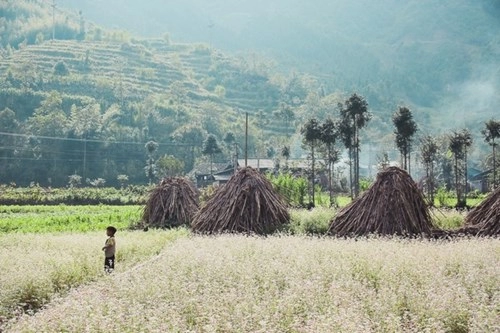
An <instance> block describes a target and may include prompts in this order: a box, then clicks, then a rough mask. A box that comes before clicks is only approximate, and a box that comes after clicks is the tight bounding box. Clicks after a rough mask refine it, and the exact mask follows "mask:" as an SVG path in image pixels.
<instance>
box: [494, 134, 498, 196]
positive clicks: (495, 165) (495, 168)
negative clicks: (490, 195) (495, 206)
mask: <svg viewBox="0 0 500 333" xmlns="http://www.w3.org/2000/svg"><path fill="white" fill-rule="evenodd" d="M495 148H496V146H495V139H493V190H494V189H496V188H497V164H496V163H497V159H496V156H495V155H496V154H495V150H496V149H495Z"/></svg>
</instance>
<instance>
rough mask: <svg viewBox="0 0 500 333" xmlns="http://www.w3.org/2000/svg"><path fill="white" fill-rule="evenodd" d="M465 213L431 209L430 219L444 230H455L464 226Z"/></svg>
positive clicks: (453, 210)
mask: <svg viewBox="0 0 500 333" xmlns="http://www.w3.org/2000/svg"><path fill="white" fill-rule="evenodd" d="M466 215H467V213H466V212H463V211H462V212H461V211H457V210H455V209H446V208H445V209H432V210H431V217H432V221H433V222H434V224H435V225H436V226H437V227H438V228H440V229H444V230H455V229H458V228H460V227H462V226H463V225H464V222H465V216H466Z"/></svg>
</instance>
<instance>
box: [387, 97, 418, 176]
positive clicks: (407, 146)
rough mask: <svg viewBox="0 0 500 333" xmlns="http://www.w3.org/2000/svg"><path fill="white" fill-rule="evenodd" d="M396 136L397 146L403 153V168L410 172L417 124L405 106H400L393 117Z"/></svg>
mask: <svg viewBox="0 0 500 333" xmlns="http://www.w3.org/2000/svg"><path fill="white" fill-rule="evenodd" d="M392 123H393V124H394V127H395V131H394V134H395V135H396V146H397V147H398V149H399V152H400V153H401V157H402V160H403V168H404V169H405V170H407V171H408V172H410V171H411V170H410V155H411V144H412V141H413V136H414V135H415V133H416V132H417V124H416V123H415V121H414V120H413V115H412V113H411V111H410V109H408V108H407V107H405V106H400V107H399V108H398V110H397V111H396V112H395V113H394V114H393V115H392Z"/></svg>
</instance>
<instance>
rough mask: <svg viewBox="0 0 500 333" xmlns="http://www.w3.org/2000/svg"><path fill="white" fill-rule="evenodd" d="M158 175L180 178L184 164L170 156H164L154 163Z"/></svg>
mask: <svg viewBox="0 0 500 333" xmlns="http://www.w3.org/2000/svg"><path fill="white" fill-rule="evenodd" d="M156 167H157V169H158V171H157V172H158V175H159V177H160V178H162V177H176V176H181V175H182V174H183V172H184V162H183V161H181V160H179V159H177V158H175V157H174V156H172V155H164V156H163V157H160V158H159V159H158V161H156Z"/></svg>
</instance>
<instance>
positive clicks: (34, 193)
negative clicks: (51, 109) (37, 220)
mask: <svg viewBox="0 0 500 333" xmlns="http://www.w3.org/2000/svg"><path fill="white" fill-rule="evenodd" d="M147 194H148V187H146V186H131V185H129V186H127V187H123V188H121V189H115V188H111V187H105V188H103V187H99V188H97V187H73V188H71V187H70V188H54V189H53V188H44V187H41V186H39V185H38V184H35V185H33V186H31V187H27V188H16V187H12V186H6V185H0V205H59V204H67V205H92V204H94V205H98V204H108V205H138V204H144V203H145V201H146V196H147Z"/></svg>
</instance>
